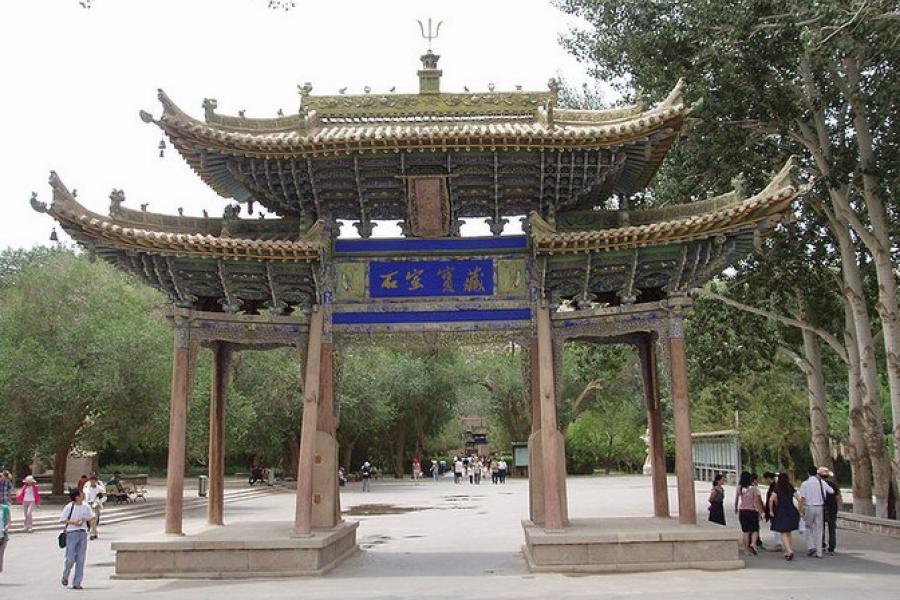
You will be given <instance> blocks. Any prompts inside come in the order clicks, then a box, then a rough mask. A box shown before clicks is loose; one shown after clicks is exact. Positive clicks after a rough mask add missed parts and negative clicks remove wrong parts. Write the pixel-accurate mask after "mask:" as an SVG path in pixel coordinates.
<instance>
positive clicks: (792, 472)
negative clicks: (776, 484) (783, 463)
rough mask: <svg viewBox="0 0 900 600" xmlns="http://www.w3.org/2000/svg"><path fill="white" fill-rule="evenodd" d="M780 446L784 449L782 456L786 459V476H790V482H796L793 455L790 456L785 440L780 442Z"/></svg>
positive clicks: (788, 446)
mask: <svg viewBox="0 0 900 600" xmlns="http://www.w3.org/2000/svg"><path fill="white" fill-rule="evenodd" d="M781 445H782V447H783V448H784V455H785V457H787V470H788V475H789V476H790V478H791V481H797V463H795V462H794V455H793V454H791V447H790V445H789V444H788V442H787V440H782V442H781Z"/></svg>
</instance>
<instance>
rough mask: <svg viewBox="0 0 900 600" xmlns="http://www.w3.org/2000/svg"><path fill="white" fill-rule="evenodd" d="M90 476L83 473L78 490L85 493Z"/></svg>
mask: <svg viewBox="0 0 900 600" xmlns="http://www.w3.org/2000/svg"><path fill="white" fill-rule="evenodd" d="M87 482H88V476H87V474H86V473H83V474H82V475H81V477H79V478H78V484H77V485H78V489H79V490H81V491H82V492H84V486H85V485H87Z"/></svg>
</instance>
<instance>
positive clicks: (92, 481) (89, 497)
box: [83, 473, 106, 540]
mask: <svg viewBox="0 0 900 600" xmlns="http://www.w3.org/2000/svg"><path fill="white" fill-rule="evenodd" d="M83 492H84V501H85V502H86V503H87V505H88V506H90V507H91V510H92V511H94V518H93V519H92V520H91V539H92V540H96V539H97V527H99V526H100V513H101V512H102V510H103V503H104V502H106V487H105V486H104V485H103V483H102V482H101V481H100V478H99V476H98V475H97V474H96V473H91V476H90V477H89V478H88V483H87V485H86V486H84V490H83Z"/></svg>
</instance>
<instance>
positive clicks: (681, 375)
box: [668, 313, 697, 525]
mask: <svg viewBox="0 0 900 600" xmlns="http://www.w3.org/2000/svg"><path fill="white" fill-rule="evenodd" d="M669 324H670V327H669V340H668V342H669V382H670V386H669V387H670V392H671V397H672V413H673V420H674V425H675V476H676V478H677V479H678V521H679V522H680V523H682V524H684V525H695V524H696V523H697V507H696V502H695V499H694V460H693V458H694V457H693V448H692V442H691V407H690V398H689V397H688V378H687V355H686V353H685V346H684V320H683V318H682V316H681V315H680V314H677V313H675V314H672V315H670V317H669Z"/></svg>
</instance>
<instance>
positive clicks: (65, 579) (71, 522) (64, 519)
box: [59, 488, 94, 590]
mask: <svg viewBox="0 0 900 600" xmlns="http://www.w3.org/2000/svg"><path fill="white" fill-rule="evenodd" d="M69 497H70V498H71V499H72V501H71V502H69V503H68V504H66V506H65V508H63V510H62V513H60V515H59V522H60V523H65V524H66V528H65V532H66V562H65V566H64V567H63V574H62V584H63V587H65V586H67V585H69V573H70V572H71V571H72V567H73V566H74V567H75V578H74V579H73V580H72V589H73V590H80V589H81V580H82V579H83V578H84V559H85V556H86V555H87V542H88V526H89V525H90V523H91V521H93V520H94V511H93V510H91V507H90V506H88V505H87V504H85V503H84V495H83V494H82V492H81V490H79V489H78V488H73V489H72V490H70V491H69Z"/></svg>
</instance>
